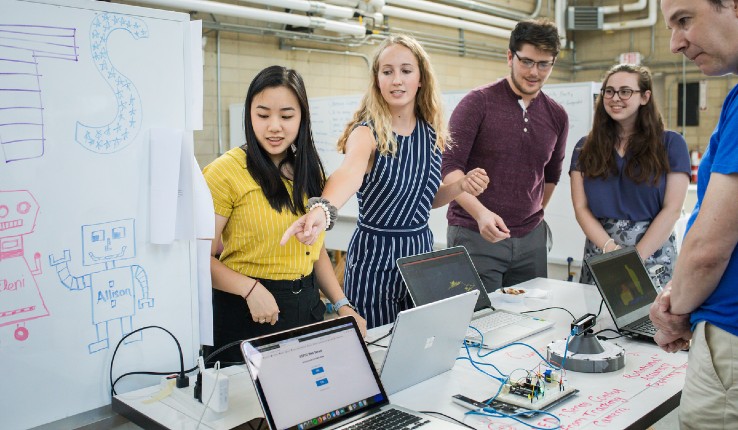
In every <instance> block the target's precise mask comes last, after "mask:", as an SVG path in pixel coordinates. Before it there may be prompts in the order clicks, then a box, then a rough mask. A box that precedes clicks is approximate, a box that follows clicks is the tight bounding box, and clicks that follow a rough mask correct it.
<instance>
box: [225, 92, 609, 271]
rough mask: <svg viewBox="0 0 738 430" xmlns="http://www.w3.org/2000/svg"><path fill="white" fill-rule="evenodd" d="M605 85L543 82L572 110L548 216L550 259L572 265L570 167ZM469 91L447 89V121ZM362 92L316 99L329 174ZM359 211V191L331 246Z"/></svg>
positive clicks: (440, 212) (235, 136)
mask: <svg viewBox="0 0 738 430" xmlns="http://www.w3.org/2000/svg"><path fill="white" fill-rule="evenodd" d="M599 87H600V83H599V82H579V83H571V84H547V85H546V86H544V87H543V91H544V92H545V93H546V94H547V95H549V96H550V97H552V98H553V99H554V100H556V101H557V102H559V103H560V104H561V105H562V106H563V107H564V109H565V110H566V112H567V114H568V115H569V136H568V139H567V141H566V156H565V159H564V164H563V167H562V173H561V179H560V181H559V184H558V185H557V186H556V190H555V191H554V194H553V196H552V197H551V200H550V201H549V203H548V207H547V208H546V211H545V220H546V222H547V223H548V224H549V226H550V228H551V232H552V235H553V247H552V249H551V252H550V253H549V261H551V262H552V263H556V264H566V260H567V258H568V257H571V258H573V259H574V262H575V264H579V265H580V264H581V259H582V252H583V249H584V233H583V232H582V230H581V228H580V227H579V224H578V223H577V221H576V218H575V216H574V209H573V206H572V204H571V191H570V190H571V186H570V181H569V174H568V172H569V164H570V162H571V153H572V151H573V150H574V146H575V145H576V143H577V141H579V139H580V138H581V137H583V136H585V135H586V134H587V133H589V130H590V128H591V125H592V117H593V113H594V96H595V95H596V94H597V93H598V91H599ZM466 93H467V91H449V92H444V93H443V94H442V97H443V107H444V112H445V118H446V119H447V120H448V119H449V118H450V117H451V113H452V112H453V110H454V108H455V107H456V105H457V104H458V103H459V102H460V101H461V99H462V98H464V96H465V95H466ZM361 97H362V96H361V95H356V94H355V95H346V96H336V97H314V98H311V99H310V116H311V119H312V127H313V137H314V138H315V145H316V147H317V149H318V152H319V153H320V158H321V160H322V161H323V165H324V166H325V168H326V172H327V173H328V174H331V173H333V172H334V171H335V170H336V169H337V168H338V166H340V165H341V162H342V161H343V155H342V154H339V153H338V151H337V150H336V142H337V141H338V138H339V137H340V136H341V133H342V132H343V130H344V127H345V126H346V124H347V123H348V121H349V120H351V118H352V116H353V114H354V112H355V111H356V109H357V108H358V106H359V103H360V101H361ZM242 112H243V104H241V103H234V104H232V105H231V106H230V119H231V123H230V130H231V147H234V146H240V145H242V144H243V131H242V130H241V126H242V124H241V121H242V120H241V118H242ZM446 210H447V206H444V207H442V208H438V209H433V210H432V211H431V216H430V220H429V222H428V224H429V226H430V228H431V230H432V231H433V240H434V247H435V248H445V247H446V230H447V227H448V224H447V220H446ZM358 216H359V205H358V202H357V200H356V197H355V196H354V197H352V198H351V200H349V201H348V202H347V203H346V205H345V206H344V207H343V208H341V210H340V211H339V219H338V222H337V225H336V228H335V229H334V230H332V231H330V232H328V233H327V235H326V247H328V248H330V249H341V250H345V249H346V248H347V247H348V242H349V240H350V238H351V233H352V232H353V230H354V228H355V226H356V218H358Z"/></svg>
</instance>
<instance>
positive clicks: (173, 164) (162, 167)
mask: <svg viewBox="0 0 738 430" xmlns="http://www.w3.org/2000/svg"><path fill="white" fill-rule="evenodd" d="M149 133H150V134H149V139H150V144H151V145H150V151H151V161H150V162H151V165H150V166H149V167H150V170H151V175H150V176H151V184H150V186H151V202H150V203H151V204H150V210H151V212H150V220H151V223H150V236H151V237H150V240H151V243H155V244H160V245H165V244H170V243H172V242H173V241H174V232H175V221H176V217H177V194H178V182H179V169H180V154H181V151H182V130H176V129H169V128H152V129H151V130H150V132H149Z"/></svg>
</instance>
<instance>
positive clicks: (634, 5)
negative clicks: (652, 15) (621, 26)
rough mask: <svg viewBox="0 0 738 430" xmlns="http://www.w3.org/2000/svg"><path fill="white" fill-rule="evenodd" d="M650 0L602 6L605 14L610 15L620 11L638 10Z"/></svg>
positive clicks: (643, 7)
mask: <svg viewBox="0 0 738 430" xmlns="http://www.w3.org/2000/svg"><path fill="white" fill-rule="evenodd" d="M647 3H648V0H638V1H637V2H635V3H628V4H621V5H617V6H600V8H599V9H600V10H601V11H602V13H603V14H605V15H609V14H613V13H619V12H637V11H639V10H643V9H645V8H646V4H647Z"/></svg>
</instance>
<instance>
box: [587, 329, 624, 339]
mask: <svg viewBox="0 0 738 430" xmlns="http://www.w3.org/2000/svg"><path fill="white" fill-rule="evenodd" d="M606 331H611V332H613V333H616V334H618V336H616V337H604V336H601V338H602V340H613V339H620V338H621V337H624V336H627V335H625V334H623V333H620V332H619V331H617V330H613V329H611V328H605V329H602V330H600V331H598V332H597V333H595V334H594V336H597V335H598V334H600V333H604V332H606ZM598 339H599V338H598Z"/></svg>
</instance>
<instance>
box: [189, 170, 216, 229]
mask: <svg viewBox="0 0 738 430" xmlns="http://www.w3.org/2000/svg"><path fill="white" fill-rule="evenodd" d="M192 158H193V160H194V161H193V166H194V168H193V169H192V181H193V186H194V197H195V237H196V238H198V239H213V238H215V207H213V196H212V195H211V194H210V188H208V184H207V182H205V177H204V176H203V175H202V170H200V166H199V165H198V164H197V160H196V159H195V158H194V157H192Z"/></svg>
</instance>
